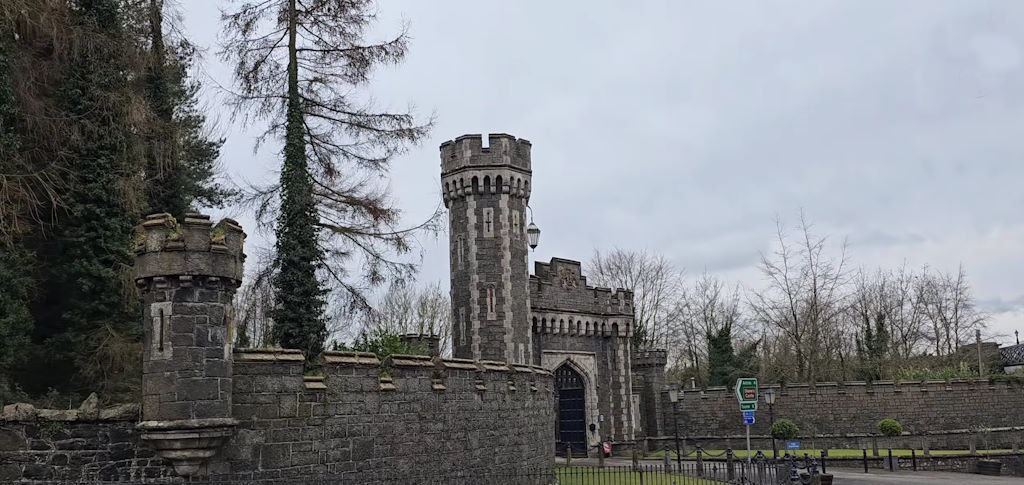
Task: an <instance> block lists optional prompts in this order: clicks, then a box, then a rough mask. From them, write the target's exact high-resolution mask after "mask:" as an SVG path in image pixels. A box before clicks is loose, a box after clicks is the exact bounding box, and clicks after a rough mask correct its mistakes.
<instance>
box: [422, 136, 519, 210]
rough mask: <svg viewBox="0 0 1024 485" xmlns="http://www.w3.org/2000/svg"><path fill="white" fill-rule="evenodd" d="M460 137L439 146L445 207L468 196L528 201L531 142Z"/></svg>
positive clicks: (511, 139)
mask: <svg viewBox="0 0 1024 485" xmlns="http://www.w3.org/2000/svg"><path fill="white" fill-rule="evenodd" d="M488 140H489V141H490V146H489V147H486V148H484V147H483V139H482V137H481V136H480V135H463V136H460V137H458V138H456V139H455V141H446V142H444V143H443V144H441V191H442V195H443V199H444V202H445V204H446V205H449V204H450V203H451V201H453V200H455V199H459V198H462V197H466V196H469V195H485V194H508V195H510V196H512V197H519V198H523V199H526V200H529V199H530V177H531V171H530V142H529V141H526V140H524V139H521V138H520V139H517V138H516V137H514V136H512V135H505V134H500V133H499V134H491V135H489V136H488Z"/></svg>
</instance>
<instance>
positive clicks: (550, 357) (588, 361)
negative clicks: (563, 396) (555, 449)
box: [541, 350, 600, 449]
mask: <svg viewBox="0 0 1024 485" xmlns="http://www.w3.org/2000/svg"><path fill="white" fill-rule="evenodd" d="M562 365H568V366H569V367H570V368H571V369H572V370H574V371H576V372H577V373H578V374H579V375H580V377H582V378H583V387H584V393H585V394H584V397H585V399H584V402H585V405H586V416H587V423H586V428H587V447H588V448H589V449H593V448H594V447H596V446H597V444H598V437H597V433H596V432H591V431H590V425H591V423H593V424H594V425H597V424H598V422H597V420H598V416H599V414H600V411H599V410H598V407H597V357H596V356H595V354H594V353H593V352H579V351H571V350H545V351H543V352H542V353H541V366H542V367H544V368H545V369H547V370H549V371H551V372H552V373H554V372H555V370H556V369H558V368H559V367H561V366H562Z"/></svg>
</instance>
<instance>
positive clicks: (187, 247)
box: [135, 214, 245, 286]
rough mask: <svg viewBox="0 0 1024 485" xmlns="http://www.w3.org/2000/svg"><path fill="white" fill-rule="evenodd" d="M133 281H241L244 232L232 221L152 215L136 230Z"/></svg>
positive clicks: (190, 215) (200, 216)
mask: <svg viewBox="0 0 1024 485" xmlns="http://www.w3.org/2000/svg"><path fill="white" fill-rule="evenodd" d="M135 234H136V237H135V278H136V280H140V284H141V283H142V281H141V280H147V279H150V278H155V277H182V276H185V277H194V276H206V277H215V278H227V279H230V280H232V281H234V282H235V283H236V286H237V284H238V283H241V281H242V271H243V270H242V268H243V263H244V262H245V253H244V252H243V245H244V244H245V232H244V231H242V228H241V226H239V225H238V223H237V222H235V221H234V220H232V219H223V220H221V221H220V222H218V223H217V224H213V222H211V221H210V216H206V215H202V214H187V215H186V216H185V218H184V220H182V221H180V222H179V221H178V220H176V219H175V218H174V217H173V216H171V215H170V214H153V215H150V216H147V217H146V220H145V221H143V222H142V224H140V225H139V226H138V227H137V228H136V233H135Z"/></svg>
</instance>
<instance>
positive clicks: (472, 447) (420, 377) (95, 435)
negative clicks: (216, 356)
mask: <svg viewBox="0 0 1024 485" xmlns="http://www.w3.org/2000/svg"><path fill="white" fill-rule="evenodd" d="M382 366H384V367H382ZM385 368H386V369H387V372H389V373H390V377H381V376H382V370H383V369H385ZM232 379H233V391H234V393H233V396H232V397H233V404H232V415H233V416H234V418H235V419H237V421H238V424H237V426H236V429H235V430H234V434H233V436H231V437H230V438H229V439H228V440H227V441H226V442H225V444H224V446H222V447H221V448H220V449H219V450H218V451H217V453H216V454H215V455H214V456H212V457H211V458H210V459H209V460H208V461H207V462H205V463H203V464H202V465H201V466H200V468H199V470H198V473H197V475H198V476H199V477H200V478H201V479H204V480H207V479H209V480H220V479H223V480H233V481H236V482H238V483H246V482H248V481H258V480H274V479H288V481H289V483H302V480H303V479H309V480H316V479H325V478H328V479H331V480H336V483H353V484H385V483H388V484H390V483H466V484H470V483H473V484H476V483H485V484H486V483H494V484H499V483H500V484H504V483H522V484H533V483H537V484H540V483H546V482H545V481H544V478H546V477H545V476H544V474H545V473H549V472H550V471H551V467H552V466H553V461H552V458H551V456H552V451H553V450H552V447H551V426H552V421H553V416H552V413H553V402H552V388H551V386H552V382H551V374H550V373H549V372H546V371H544V370H542V369H538V368H535V367H530V366H512V367H509V366H507V365H505V364H502V363H497V362H471V361H462V360H452V359H448V360H441V359H431V358H429V357H425V356H395V357H394V358H393V359H392V360H390V362H385V363H382V362H380V361H379V360H378V359H377V358H376V357H375V356H373V355H372V354H360V353H343V352H331V353H328V354H327V355H326V365H325V367H324V375H323V376H322V377H319V376H318V377H313V378H309V377H307V378H304V377H303V358H302V355H301V354H299V353H298V352H297V351H288V350H262V349H261V350H249V349H242V350H237V351H235V352H234V373H233V377H232ZM31 416H32V417H31V418H26V419H24V420H23V421H13V422H12V421H9V422H3V423H0V480H2V481H7V480H11V481H13V480H16V479H19V478H23V479H26V480H39V481H43V480H69V481H70V480H82V481H85V482H92V481H117V480H120V481H126V482H131V483H143V482H149V483H171V482H174V481H175V479H174V478H173V477H175V476H176V473H175V472H174V471H173V470H172V468H171V467H169V466H167V462H165V461H164V460H161V459H160V458H159V457H157V456H155V455H154V453H153V452H152V451H151V450H149V449H148V448H147V446H145V444H143V443H141V442H140V433H139V432H138V431H137V430H136V429H135V420H134V419H131V418H132V417H131V416H129V417H128V419H129V420H124V419H125V418H124V417H121V418H116V419H114V420H111V419H109V418H108V419H106V420H104V421H100V420H98V419H94V420H92V421H84V420H80V419H76V420H75V421H71V422H67V421H53V420H48V419H42V420H40V419H38V416H36V415H31ZM517 475H519V476H520V478H516V476H517ZM549 476H550V475H548V477H549ZM178 480H180V478H179V479H178ZM29 483H31V481H30V482H29Z"/></svg>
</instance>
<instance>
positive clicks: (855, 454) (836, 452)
mask: <svg viewBox="0 0 1024 485" xmlns="http://www.w3.org/2000/svg"><path fill="white" fill-rule="evenodd" d="M724 451H725V450H704V457H705V458H708V456H709V455H714V456H716V457H717V456H718V455H720V454H721V453H723V452H724ZM785 452H786V450H779V456H780V457H781V456H782V455H783V454H784V453H785ZM915 452H916V453H917V456H919V457H923V456H924V450H915ZM1010 452H1011V450H978V453H977V454H978V455H986V454H990V453H1010ZM733 453H735V456H736V457H737V458H743V459H746V457H747V450H733ZM751 453H755V454H756V453H757V450H752V451H751ZM761 453H762V454H764V456H766V457H768V458H771V456H772V450H761ZM804 453H806V454H807V455H808V456H813V457H815V458H817V457H820V456H821V450H790V454H793V455H796V456H799V457H803V456H804ZM930 453H931V455H932V456H964V455H970V454H971V452H970V450H931V452H930ZM863 455H864V451H863V450H854V449H831V450H828V456H829V457H831V458H861V457H862V456H863ZM888 455H889V451H888V450H886V449H882V448H879V449H878V456H879V457H885V456H888ZM669 456H671V457H672V459H673V460H674V459H675V456H676V453H675V452H674V451H672V452H670V454H669ZM892 456H899V457H909V456H910V450H909V449H893V450H892ZM664 457H665V452H664V451H652V452H650V453H648V454H647V456H646V459H662V458H664ZM868 458H873V455H872V454H871V450H870V449H869V450H868ZM683 459H684V460H696V459H697V454H696V453H694V452H693V451H690V452H689V454H688V455H687V454H684V455H683Z"/></svg>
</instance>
